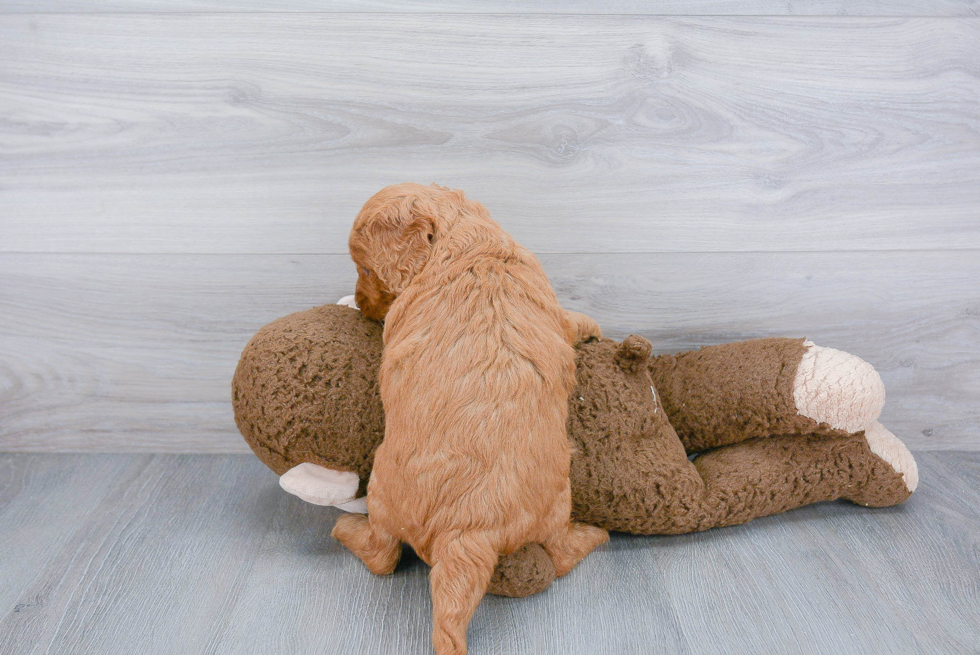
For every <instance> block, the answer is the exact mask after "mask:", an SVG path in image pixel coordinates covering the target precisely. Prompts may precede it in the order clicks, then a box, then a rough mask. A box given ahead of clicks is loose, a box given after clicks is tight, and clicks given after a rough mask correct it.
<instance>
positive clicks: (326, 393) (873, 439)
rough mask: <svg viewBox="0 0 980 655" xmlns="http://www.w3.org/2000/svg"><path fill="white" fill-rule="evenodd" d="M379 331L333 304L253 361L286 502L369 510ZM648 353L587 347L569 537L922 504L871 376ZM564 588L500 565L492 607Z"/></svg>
mask: <svg viewBox="0 0 980 655" xmlns="http://www.w3.org/2000/svg"><path fill="white" fill-rule="evenodd" d="M342 302H343V301H342ZM381 332H382V326H381V325H380V324H378V323H375V322H373V321H371V320H369V319H367V318H365V317H363V316H362V315H361V313H360V312H359V311H357V310H356V309H352V308H350V307H345V306H341V305H327V306H324V307H317V308H315V309H311V310H309V311H305V312H299V313H296V314H292V315H290V316H286V317H284V318H281V319H279V320H277V321H274V322H273V323H271V324H269V325H267V326H265V327H264V328H262V329H261V330H259V332H258V333H257V334H256V335H255V336H254V337H253V338H252V340H251V341H250V342H249V344H248V345H247V346H246V348H245V350H244V352H243V353H242V357H241V361H240V362H239V364H238V369H237V370H236V372H235V377H234V381H233V383H232V396H233V404H234V409H235V420H236V422H237V423H238V428H239V430H240V431H241V433H242V436H244V437H245V440H246V441H247V442H248V444H249V446H251V448H252V450H253V451H254V452H255V454H256V455H258V457H259V459H261V460H262V461H263V462H264V463H265V464H266V465H267V466H269V468H271V469H272V470H273V471H275V472H276V473H277V474H278V475H280V476H281V477H280V484H281V485H282V487H283V488H284V489H286V490H287V491H289V492H290V493H293V494H295V495H297V496H299V497H300V498H303V499H304V500H307V501H309V502H312V503H316V504H319V505H335V506H337V507H340V508H341V509H345V510H347V511H360V512H365V511H366V503H365V502H364V494H365V493H366V488H367V481H368V477H369V476H370V474H371V463H372V458H373V456H374V451H375V449H376V448H377V446H378V444H379V443H380V442H381V439H382V438H383V436H384V415H383V410H382V406H381V398H380V395H379V392H378V385H377V381H376V378H377V371H378V366H379V364H380V361H381V351H382V341H381ZM650 353H651V346H650V343H649V342H648V341H647V340H645V339H643V338H642V337H638V336H630V337H627V338H626V339H625V340H624V341H623V342H622V343H618V342H616V341H612V340H608V339H603V340H600V341H598V342H593V343H584V344H581V345H579V346H578V347H577V374H576V375H577V381H578V386H577V388H576V390H575V392H574V393H573V395H572V397H571V399H570V412H569V421H568V438H569V439H570V441H571V442H572V445H573V454H572V463H571V483H572V517H573V519H574V520H576V521H583V522H586V523H591V524H592V525H597V526H599V527H602V528H606V529H608V530H616V531H621V532H630V533H634V534H682V533H686V532H694V531H697V530H706V529H708V528H713V527H719V526H726V525H735V524H738V523H744V522H746V521H749V520H751V519H753V518H757V517H760V516H767V515H769V514H775V513H777V512H784V511H786V510H789V509H793V508H796V507H800V506H802V505H807V504H809V503H815V502H820V501H826V500H835V499H847V500H850V501H852V502H855V503H858V504H861V505H866V506H871V507H886V506H889V505H896V504H898V503H901V502H903V501H904V500H906V499H907V498H908V497H909V496H910V494H911V493H912V491H914V490H915V487H916V484H917V482H918V473H917V470H916V466H915V460H914V459H913V458H912V456H911V454H910V453H909V451H908V449H907V448H905V446H904V444H902V442H901V441H899V440H898V439H897V438H896V437H895V436H894V435H892V434H891V433H890V432H889V431H888V430H886V429H885V428H884V427H883V426H882V425H881V424H880V423H878V422H877V418H878V415H879V414H880V412H881V408H882V406H883V404H884V397H885V394H884V387H883V385H882V383H881V379H880V377H878V374H877V373H876V372H875V370H874V369H873V368H872V367H871V366H870V365H869V364H867V363H866V362H864V361H862V360H861V359H859V358H857V357H855V356H853V355H848V354H847V353H843V352H840V351H837V350H833V349H830V348H822V347H819V346H815V345H814V344H812V343H810V342H806V341H804V340H803V339H760V340H756V341H745V342H739V343H731V344H726V345H721V346H711V347H707V348H702V349H701V350H698V351H694V352H686V353H681V354H678V355H661V356H656V357H651V356H650ZM690 455H696V456H695V457H694V459H693V461H691V459H689V456H690ZM554 576H555V572H554V567H553V566H552V565H551V561H550V559H549V558H548V556H547V554H545V552H544V549H543V548H542V547H541V546H539V545H537V544H529V545H528V546H525V547H524V548H523V549H521V550H519V551H517V552H516V553H512V554H510V555H508V556H507V557H503V558H501V560H500V563H499V564H498V567H497V570H496V572H495V575H494V579H493V581H492V582H491V585H490V588H489V589H488V591H489V592H491V593H496V594H500V595H507V596H525V595H528V594H531V593H535V592H537V591H540V590H542V589H544V588H545V587H547V586H548V585H549V584H550V583H551V581H552V580H553V579H554Z"/></svg>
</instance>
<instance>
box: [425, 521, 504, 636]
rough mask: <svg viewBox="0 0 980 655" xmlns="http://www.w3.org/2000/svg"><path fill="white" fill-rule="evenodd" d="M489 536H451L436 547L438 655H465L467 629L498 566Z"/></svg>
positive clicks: (434, 631)
mask: <svg viewBox="0 0 980 655" xmlns="http://www.w3.org/2000/svg"><path fill="white" fill-rule="evenodd" d="M497 557H498V553H497V545H496V543H495V542H494V541H493V540H492V539H491V538H490V536H489V535H488V534H487V533H485V532H462V533H452V534H447V535H445V536H444V537H442V538H439V539H437V540H436V543H434V544H433V547H432V572H431V574H430V576H429V579H430V583H431V586H432V592H431V593H432V645H433V647H434V648H435V651H436V653H437V655H465V653H466V627H467V626H468V625H469V623H470V619H471V618H472V617H473V612H474V611H476V606H477V605H479V604H480V599H481V598H483V595H484V594H485V593H486V590H487V585H488V584H489V583H490V577H491V576H492V575H493V569H494V567H495V566H497Z"/></svg>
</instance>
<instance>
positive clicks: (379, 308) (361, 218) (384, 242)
mask: <svg viewBox="0 0 980 655" xmlns="http://www.w3.org/2000/svg"><path fill="white" fill-rule="evenodd" d="M464 203H465V200H464V198H463V194H462V193H461V192H459V191H453V190H451V189H444V188H442V187H438V186H435V185H432V186H422V185H421V184H410V183H406V184H395V185H393V186H389V187H385V188H384V189H382V190H381V191H379V192H378V193H376V194H374V195H373V196H372V197H371V199H370V200H368V201H367V202H366V203H365V204H364V207H363V208H362V209H361V211H360V213H359V214H358V215H357V218H356V219H355V220H354V227H353V228H351V232H350V239H349V241H348V246H349V248H350V256H351V259H353V260H354V263H355V264H356V265H357V288H356V290H355V292H354V299H355V301H356V302H357V306H358V307H360V309H361V312H362V313H363V314H364V315H365V316H367V317H368V318H373V319H374V320H376V321H380V320H383V319H384V317H385V315H386V314H387V313H388V308H389V307H391V303H392V302H394V300H395V298H396V297H398V295H399V294H400V293H401V292H402V291H404V290H405V287H407V286H408V285H409V283H410V282H411V281H412V279H413V278H414V277H415V276H416V275H418V273H419V272H420V271H421V270H422V268H423V267H424V266H425V263H426V262H427V261H428V259H429V255H430V254H431V252H432V247H433V245H434V244H435V242H436V241H437V240H438V238H439V235H440V234H441V233H444V232H445V231H446V230H447V229H448V227H449V226H450V225H451V224H452V223H453V222H454V221H455V220H457V219H458V217H459V214H460V210H461V209H462V207H463V205H464Z"/></svg>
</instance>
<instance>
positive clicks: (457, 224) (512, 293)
mask: <svg viewBox="0 0 980 655" xmlns="http://www.w3.org/2000/svg"><path fill="white" fill-rule="evenodd" d="M350 251H351V257H352V258H353V259H354V262H355V263H356V264H357V266H358V271H359V279H358V282H357V293H356V300H357V303H358V305H359V306H360V308H361V311H362V312H364V314H365V315H367V316H370V317H372V318H375V319H383V318H384V319H385V329H384V341H385V350H384V354H383V357H382V362H381V369H380V376H379V379H380V386H381V399H382V402H383V404H384V410H385V420H386V428H385V438H384V441H383V442H382V444H381V446H380V447H379V448H378V451H377V453H376V455H375V459H374V469H373V471H372V473H371V479H370V482H369V483H368V496H367V505H368V512H369V515H368V516H367V517H365V516H363V515H358V514H347V515H345V516H341V517H340V518H338V519H337V524H336V527H335V528H334V530H333V536H334V537H336V538H337V539H339V540H340V541H341V542H343V543H344V545H345V546H347V547H348V548H349V549H350V550H352V551H353V552H354V554H356V555H357V556H358V557H360V558H361V559H362V560H364V563H365V564H366V565H367V566H368V568H369V569H371V571H373V572H374V573H377V574H387V573H391V572H392V571H393V570H394V568H395V565H396V564H397V563H398V558H399V556H400V554H401V542H406V543H408V544H409V545H411V546H412V548H414V549H415V551H416V552H417V553H418V554H419V557H421V558H422V559H423V560H425V561H426V562H427V563H428V564H429V565H430V566H431V567H432V572H431V577H430V579H431V590H432V606H433V635H432V641H433V645H434V646H435V650H436V652H437V653H439V654H440V655H446V654H449V653H465V652H466V627H467V624H468V623H469V621H470V618H471V617H472V615H473V612H474V610H475V609H476V606H477V605H478V604H479V602H480V599H481V598H482V597H483V595H484V592H485V590H486V587H487V584H488V582H489V580H490V577H491V574H492V573H493V569H494V566H496V563H497V558H498V557H499V556H500V555H501V554H508V553H511V552H513V551H515V550H517V549H518V548H520V547H521V546H523V545H524V544H527V543H530V542H534V543H540V544H542V545H543V546H544V548H545V550H546V551H547V552H548V554H549V555H550V556H551V559H552V560H553V561H554V564H555V570H556V572H557V573H558V575H564V574H565V573H567V572H568V571H570V570H571V569H572V567H574V566H575V564H576V563H578V561H579V560H581V559H582V558H583V557H585V555H586V554H588V553H589V551H591V550H592V549H593V548H595V547H596V546H597V545H599V544H601V543H603V542H604V541H606V540H607V539H608V538H609V535H608V533H606V531H605V530H601V529H599V528H595V527H592V526H587V525H584V524H580V523H571V522H570V519H569V516H570V512H571V496H570V490H569V480H568V470H569V460H570V451H569V444H568V439H567V437H566V434H565V424H566V420H567V414H568V395H569V393H570V392H571V391H572V388H573V386H574V383H575V362H574V354H573V350H572V344H573V343H574V342H576V341H577V340H579V339H583V338H587V337H590V336H601V335H600V333H599V329H598V326H597V325H596V324H595V322H594V321H592V320H591V319H590V318H588V317H587V316H584V315H582V314H574V313H570V312H565V311H564V310H563V309H562V308H561V306H560V305H559V304H558V299H557V298H556V297H555V293H554V291H553V290H552V288H551V286H550V284H549V283H548V279H547V277H545V274H544V271H543V270H542V268H541V265H540V264H539V263H538V260H537V259H536V258H535V257H534V255H532V254H531V253H530V252H529V251H527V250H525V249H524V248H523V247H521V246H520V245H518V244H517V243H516V242H515V241H514V240H513V239H512V238H511V237H510V236H509V235H508V234H507V233H506V232H504V231H503V230H502V229H501V228H500V226H499V225H497V224H496V223H495V222H494V221H493V220H491V219H490V215H489V214H488V212H487V210H486V209H485V208H484V207H483V206H482V205H480V204H479V203H476V202H473V201H470V200H467V199H466V198H465V197H464V196H463V194H462V193H461V192H459V191H453V190H449V189H443V188H441V187H437V186H428V187H427V186H421V185H418V184H399V185H395V186H391V187H388V188H386V189H383V190H382V191H380V192H379V193H377V194H376V195H375V196H374V197H372V198H371V199H370V200H369V201H368V202H367V204H365V205H364V208H363V209H362V210H361V212H360V214H358V216H357V219H356V220H355V221H354V227H353V229H352V230H351V234H350Z"/></svg>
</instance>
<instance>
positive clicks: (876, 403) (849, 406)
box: [793, 341, 885, 432]
mask: <svg viewBox="0 0 980 655" xmlns="http://www.w3.org/2000/svg"><path fill="white" fill-rule="evenodd" d="M803 345H804V346H806V348H807V350H806V352H805V353H804V354H803V359H802V360H801V361H800V365H799V368H797V369H796V379H795V381H794V385H793V399H794V400H795V401H796V409H797V411H798V412H799V413H800V414H801V415H802V416H806V417H808V418H812V419H813V420H814V421H817V422H819V423H827V424H829V425H830V427H832V428H835V429H837V430H845V431H847V432H857V431H859V430H863V429H864V428H865V427H867V426H868V425H871V423H872V422H873V421H875V420H876V419H877V418H878V417H879V416H880V415H881V408H882V407H884V405H885V385H884V384H883V383H882V381H881V377H880V376H879V375H878V371H876V370H875V369H874V367H873V366H871V364H869V363H867V362H866V361H864V360H863V359H861V358H860V357H855V356H854V355H850V354H848V353H845V352H842V351H840V350H834V349H833V348H824V347H823V346H817V345H814V343H813V342H812V341H806V342H804V344H803Z"/></svg>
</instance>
